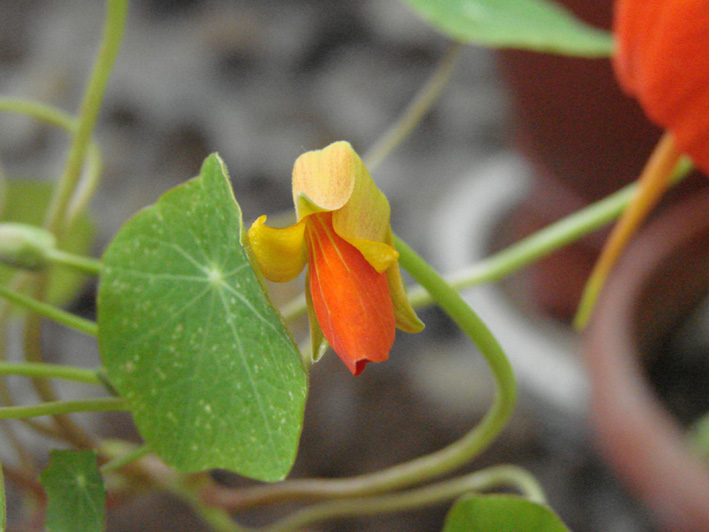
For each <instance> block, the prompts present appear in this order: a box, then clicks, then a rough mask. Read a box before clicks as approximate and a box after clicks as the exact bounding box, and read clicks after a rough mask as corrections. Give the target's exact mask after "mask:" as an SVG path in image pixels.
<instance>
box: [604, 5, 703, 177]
mask: <svg viewBox="0 0 709 532" xmlns="http://www.w3.org/2000/svg"><path fill="white" fill-rule="evenodd" d="M614 24H615V27H614V33H615V36H616V41H617V50H616V53H615V56H614V67H615V73H616V77H617V78H618V81H619V83H620V85H621V86H622V87H623V89H624V90H625V91H626V92H628V93H629V94H631V95H633V96H635V97H636V98H637V99H638V101H639V102H640V104H641V106H642V107H643V109H644V111H645V113H646V114H647V116H648V117H649V118H650V119H651V120H652V121H653V122H655V123H656V124H658V125H660V126H662V127H663V128H664V129H666V130H668V131H670V132H671V133H672V135H673V137H674V138H675V142H676V144H677V146H678V148H679V150H680V151H682V152H684V153H686V154H687V155H689V156H690V157H691V159H692V160H693V162H694V164H695V165H696V166H698V167H699V168H701V169H702V170H704V172H706V173H709V0H618V1H617V2H616V4H615V22H614Z"/></svg>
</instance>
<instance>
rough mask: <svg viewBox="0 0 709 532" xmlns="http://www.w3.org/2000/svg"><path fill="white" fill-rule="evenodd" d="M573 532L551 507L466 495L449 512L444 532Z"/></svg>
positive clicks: (501, 497)
mask: <svg viewBox="0 0 709 532" xmlns="http://www.w3.org/2000/svg"><path fill="white" fill-rule="evenodd" d="M491 531H494V532H569V529H568V528H567V527H566V525H564V523H562V522H561V520H560V519H559V518H558V517H557V516H556V514H555V513H554V512H553V511H552V510H551V509H550V508H549V507H547V506H544V505H542V504H539V503H536V502H532V501H530V500H527V499H522V498H520V497H515V496H512V495H466V496H465V497H462V498H460V499H459V500H458V501H457V502H456V503H455V504H454V505H453V508H451V511H450V512H448V516H447V517H446V523H445V526H444V528H443V532H491Z"/></svg>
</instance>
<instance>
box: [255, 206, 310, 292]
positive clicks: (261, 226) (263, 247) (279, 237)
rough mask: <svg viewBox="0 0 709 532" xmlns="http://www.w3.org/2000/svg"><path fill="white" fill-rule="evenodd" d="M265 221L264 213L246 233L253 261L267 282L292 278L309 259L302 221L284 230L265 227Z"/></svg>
mask: <svg viewBox="0 0 709 532" xmlns="http://www.w3.org/2000/svg"><path fill="white" fill-rule="evenodd" d="M265 222H266V216H265V215H264V216H261V217H259V218H258V219H257V220H256V221H255V222H254V223H253V225H252V226H251V228H250V229H249V232H248V233H247V237H248V239H249V244H250V246H251V251H252V252H253V256H254V258H255V259H256V263H257V264H258V267H259V269H260V270H261V273H262V274H263V276H264V277H265V278H266V279H268V280H269V281H275V282H278V283H283V282H286V281H291V280H293V279H295V278H296V277H298V275H299V274H300V272H302V271H303V268H304V267H305V265H306V264H307V262H308V257H307V247H306V245H305V221H302V222H298V223H296V224H294V225H291V226H290V227H284V228H283V229H276V228H273V227H268V226H267V225H265Z"/></svg>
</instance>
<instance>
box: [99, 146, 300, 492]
mask: <svg viewBox="0 0 709 532" xmlns="http://www.w3.org/2000/svg"><path fill="white" fill-rule="evenodd" d="M242 242H243V227H242V219H241V210H240V208H239V206H238V204H237V203H236V201H235V200H234V196H233V193H232V191H231V186H230V184H229V180H228V177H227V174H226V169H225V168H224V165H223V162H222V161H221V159H219V157H218V156H217V155H212V156H210V157H209V158H208V159H207V160H206V161H205V163H204V165H203V166H202V171H201V173H200V176H199V177H197V178H195V179H193V180H191V181H189V182H187V183H185V184H184V185H181V186H178V187H175V188H174V189H172V190H170V191H168V192H167V193H165V194H164V195H163V196H162V197H161V198H160V199H159V200H158V202H157V203H156V204H155V205H153V206H151V207H149V208H147V209H145V210H143V211H142V212H140V213H138V214H137V215H136V216H134V217H133V218H132V219H131V220H129V221H128V222H127V223H126V224H125V225H124V226H123V227H122V228H121V230H120V231H119V233H118V234H117V235H116V237H115V238H114V240H113V241H112V242H111V244H110V245H109V247H108V249H107V251H106V253H105V255H104V264H105V267H104V270H103V274H102V276H101V282H100V287H99V293H98V324H99V337H98V339H99V349H100V352H101V357H102V359H103V362H104V364H105V366H106V369H107V370H108V376H109V379H110V380H111V382H112V383H113V384H114V386H115V387H116V389H117V390H118V391H119V392H120V394H121V395H122V396H124V397H125V398H127V399H128V400H129V402H130V404H131V406H132V408H133V415H134V418H135V422H136V424H137V426H138V429H139V431H140V432H141V434H142V435H143V437H144V438H145V440H146V441H147V442H148V443H149V444H150V446H151V447H152V448H153V450H155V451H156V452H157V453H158V454H159V455H160V456H161V457H162V458H163V459H164V460H165V461H166V462H168V463H170V464H171V465H173V466H174V467H176V468H177V469H180V470H182V471H199V470H204V469H212V468H224V469H229V470H232V471H236V472H237V473H240V474H242V475H246V476H249V477H253V478H256V479H260V480H267V481H273V480H279V479H281V478H283V477H284V476H285V475H286V474H287V473H288V471H289V470H290V468H291V466H292V464H293V461H294V460H295V455H296V451H297V447H298V440H299V438H300V432H301V428H302V421H303V411H304V408H305V398H306V394H307V373H306V371H305V369H304V368H303V365H302V362H301V359H300V354H299V352H298V349H297V347H296V345H295V344H294V342H293V340H292V338H291V336H290V334H289V333H288V331H287V329H286V328H285V326H284V324H283V322H282V320H281V318H280V316H279V314H278V313H277V311H276V310H275V309H274V307H273V306H272V304H271V303H270V301H269V299H268V297H267V296H266V294H265V292H264V291H263V287H262V285H261V282H260V280H259V278H258V277H257V275H256V274H255V272H254V270H253V268H252V265H251V263H250V261H249V257H248V255H247V252H246V250H245V249H244V247H243V245H242Z"/></svg>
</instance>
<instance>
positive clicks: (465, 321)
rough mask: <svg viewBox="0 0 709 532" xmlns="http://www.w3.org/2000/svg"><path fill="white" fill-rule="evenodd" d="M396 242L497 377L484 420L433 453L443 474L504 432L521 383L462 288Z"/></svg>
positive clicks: (404, 260)
mask: <svg viewBox="0 0 709 532" xmlns="http://www.w3.org/2000/svg"><path fill="white" fill-rule="evenodd" d="M394 244H395V246H396V249H397V251H398V252H399V262H400V264H401V266H402V267H403V268H404V269H405V270H407V271H408V272H409V273H410V274H411V276H412V277H413V278H414V279H415V280H416V281H417V282H418V283H419V284H420V285H421V286H422V287H423V288H424V289H425V290H426V291H427V292H428V293H429V294H430V295H431V297H432V298H433V299H434V300H435V301H436V303H438V305H439V306H440V307H441V308H442V309H443V310H444V311H445V312H446V313H447V314H448V315H449V316H450V317H451V318H452V319H453V321H455V323H456V324H457V325H458V327H460V329H461V330H462V331H463V332H464V333H465V334H466V335H467V336H468V337H469V338H470V339H471V340H472V341H473V343H474V344H475V345H476V346H477V348H478V349H479V350H480V353H481V354H482V356H483V357H484V358H485V360H486V361H487V363H488V366H489V367H490V370H491V372H492V375H493V378H494V380H495V385H496V393H495V400H494V403H493V405H492V407H491V408H490V410H489V411H488V412H487V414H486V415H485V417H484V418H483V419H482V421H481V422H480V424H479V425H478V426H477V427H475V428H474V429H473V430H472V431H470V432H469V433H468V434H467V435H465V436H464V437H463V438H461V439H460V440H458V441H457V442H455V443H454V444H452V445H451V446H449V447H448V448H446V449H444V450H443V451H439V452H438V453H435V454H433V455H429V457H430V459H428V460H427V461H428V464H427V466H428V467H431V468H432V470H433V471H435V472H436V474H441V473H442V472H444V471H450V470H452V469H454V468H456V467H459V466H461V465H463V464H464V463H465V462H467V461H468V460H470V459H471V458H473V457H474V456H476V455H477V454H478V453H480V452H481V451H482V450H483V449H485V448H486V447H487V446H488V445H489V444H490V443H491V442H492V440H493V439H494V438H495V437H496V436H497V435H498V434H499V433H500V431H501V430H502V429H503V428H504V426H505V425H506V424H507V421H508V420H509V418H510V415H511V414H512V411H513V410H514V407H515V403H516V400H517V385H516V383H515V378H514V373H513V371H512V366H511V365H510V363H509V361H508V360H507V356H506V355H505V353H504V351H503V350H502V347H500V344H499V342H498V341H497V339H496V338H495V336H494V335H493V334H492V333H491V332H490V330H489V329H488V328H487V326H486V325H485V323H484V322H483V321H482V320H481V319H480V318H479V317H478V315H477V314H476V313H475V312H474V311H473V310H472V309H471V308H470V306H469V305H468V304H467V303H466V302H465V300H463V298H462V297H461V296H460V294H459V293H458V291H457V290H455V289H454V288H453V287H451V286H450V285H449V284H448V283H447V282H446V281H445V280H444V279H443V278H442V277H441V276H440V275H439V274H438V273H437V272H436V271H435V270H434V269H433V268H432V267H431V266H430V265H429V264H428V263H427V262H426V261H425V260H424V259H422V258H421V257H420V256H419V255H418V254H417V253H416V252H415V251H414V250H413V249H411V248H410V247H409V246H408V245H407V244H406V243H405V242H404V241H403V240H401V239H400V238H398V237H397V236H396V235H394Z"/></svg>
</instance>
